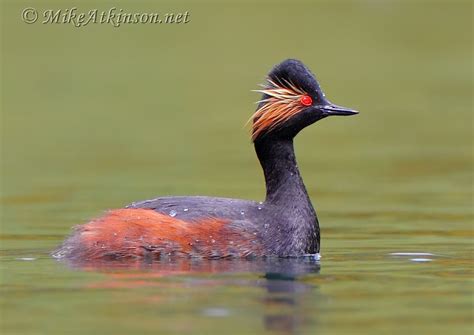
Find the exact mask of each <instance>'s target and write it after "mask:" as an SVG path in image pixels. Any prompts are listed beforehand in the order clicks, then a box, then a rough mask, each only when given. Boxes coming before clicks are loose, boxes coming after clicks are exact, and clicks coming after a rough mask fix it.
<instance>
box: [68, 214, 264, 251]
mask: <svg viewBox="0 0 474 335" xmlns="http://www.w3.org/2000/svg"><path fill="white" fill-rule="evenodd" d="M76 229H77V231H76V234H74V235H73V237H71V238H72V239H73V240H71V241H70V242H71V245H72V246H73V247H74V246H78V248H75V249H76V250H75V253H74V258H78V259H87V260H94V259H127V258H144V259H147V258H148V259H151V260H152V259H159V258H160V257H164V256H166V257H167V256H188V257H189V256H190V257H193V256H196V257H205V258H225V257H246V256H249V255H253V254H255V255H257V254H258V253H259V252H260V251H259V250H258V247H257V245H256V244H255V243H252V241H253V240H254V238H253V237H254V236H251V235H252V234H243V233H242V231H236V230H234V229H233V228H232V227H231V226H230V224H229V222H228V221H227V220H222V219H218V218H203V219H199V220H195V221H192V222H188V221H183V220H179V219H176V218H173V217H170V216H168V215H165V214H160V213H157V212H155V211H153V210H150V209H136V208H133V209H116V210H111V211H109V212H107V213H106V214H105V215H104V216H102V217H100V218H98V219H95V220H92V221H91V222H89V223H87V224H85V225H82V226H79V227H78V228H76Z"/></svg>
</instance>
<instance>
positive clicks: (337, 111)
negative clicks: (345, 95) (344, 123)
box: [320, 104, 359, 116]
mask: <svg viewBox="0 0 474 335" xmlns="http://www.w3.org/2000/svg"><path fill="white" fill-rule="evenodd" d="M320 109H321V110H322V111H323V114H324V115H325V116H331V115H355V114H359V112H358V111H356V110H353V109H350V108H346V107H342V106H338V105H334V104H329V105H325V106H322V107H320Z"/></svg>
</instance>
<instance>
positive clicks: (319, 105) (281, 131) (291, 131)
mask: <svg viewBox="0 0 474 335" xmlns="http://www.w3.org/2000/svg"><path fill="white" fill-rule="evenodd" d="M257 92H261V93H263V97H262V100H260V102H259V105H258V108H257V111H256V112H255V114H254V115H253V117H252V118H253V128H252V139H253V140H254V141H257V140H259V139H262V138H268V137H277V138H293V137H294V136H296V134H298V132H299V131H300V130H302V129H303V128H305V127H307V126H309V125H310V124H313V123H314V122H316V121H318V120H321V119H323V118H325V117H328V116H332V115H354V114H357V113H358V112H357V111H355V110H352V109H349V108H345V107H340V106H337V105H334V104H332V103H331V102H329V101H328V100H327V99H326V97H325V95H324V93H323V92H322V90H321V87H320V86H319V84H318V82H317V80H316V78H315V76H314V75H313V74H312V73H311V71H310V70H309V69H308V68H307V67H306V66H305V65H304V64H303V63H302V62H300V61H298V60H295V59H287V60H285V61H283V62H282V63H280V64H278V65H276V66H275V67H274V68H273V69H272V70H271V71H270V73H269V74H268V78H267V83H266V84H265V85H263V88H262V89H261V90H258V91H257Z"/></svg>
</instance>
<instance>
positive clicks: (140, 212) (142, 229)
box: [54, 59, 357, 261]
mask: <svg viewBox="0 0 474 335" xmlns="http://www.w3.org/2000/svg"><path fill="white" fill-rule="evenodd" d="M258 92H261V93H263V98H262V100H261V101H260V102H259V105H258V108H257V111H256V113H255V114H254V116H253V117H252V119H251V120H252V123H253V127H252V139H253V142H254V145H255V151H256V153H257V156H258V159H259V161H260V164H261V166H262V168H263V171H264V176H265V183H266V199H265V201H263V202H255V201H248V200H239V199H228V198H212V197H201V196H194V197H161V198H156V199H153V200H146V201H141V202H135V203H132V204H130V205H129V206H127V207H126V208H124V209H118V210H111V211H109V212H107V213H106V214H105V215H104V216H102V217H100V218H98V219H95V220H92V221H91V222H89V223H87V224H85V225H82V226H78V227H76V229H75V231H74V232H73V234H72V235H71V236H70V237H69V238H68V239H66V241H65V242H64V243H63V245H62V246H60V248H59V249H58V250H56V251H55V253H54V256H55V257H57V258H67V259H72V260H80V261H88V260H108V259H145V260H153V259H160V258H162V257H173V256H176V257H204V258H226V257H262V256H278V257H296V256H302V255H305V254H315V253H318V252H319V249H320V235H319V224H318V219H317V217H316V212H315V210H314V208H313V206H312V204H311V201H310V199H309V196H308V194H307V192H306V188H305V186H304V184H303V180H302V178H301V175H300V173H299V170H298V166H297V164H296V159H295V154H294V149H293V138H294V137H295V136H296V135H297V134H298V132H299V131H300V130H302V129H303V128H305V127H306V126H308V125H310V124H312V123H314V122H316V121H318V120H320V119H323V118H325V117H327V116H331V115H353V114H356V113H357V112H356V111H353V110H350V109H347V108H343V107H340V106H337V105H334V104H332V103H330V102H329V101H328V100H326V98H325V96H324V94H323V93H322V91H321V89H320V87H319V84H318V82H317V81H316V79H315V77H314V75H313V74H312V73H311V72H310V71H309V70H308V69H307V68H306V67H305V66H304V65H303V64H302V63H301V62H300V61H297V60H291V59H290V60H286V61H284V62H282V63H280V64H279V65H277V66H275V67H274V68H273V69H272V71H271V72H270V73H269V75H268V78H267V84H265V85H264V86H263V87H262V89H261V90H259V91H258Z"/></svg>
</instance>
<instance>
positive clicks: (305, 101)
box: [300, 94, 313, 106]
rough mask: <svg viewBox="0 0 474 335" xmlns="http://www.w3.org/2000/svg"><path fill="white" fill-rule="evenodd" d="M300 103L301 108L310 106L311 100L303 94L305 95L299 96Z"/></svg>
mask: <svg viewBox="0 0 474 335" xmlns="http://www.w3.org/2000/svg"><path fill="white" fill-rule="evenodd" d="M300 103H301V104H302V105H303V106H311V104H312V103H313V99H312V98H311V97H310V96H309V95H306V94H305V95H303V96H301V98H300Z"/></svg>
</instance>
